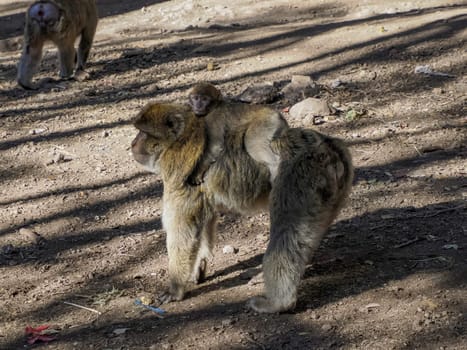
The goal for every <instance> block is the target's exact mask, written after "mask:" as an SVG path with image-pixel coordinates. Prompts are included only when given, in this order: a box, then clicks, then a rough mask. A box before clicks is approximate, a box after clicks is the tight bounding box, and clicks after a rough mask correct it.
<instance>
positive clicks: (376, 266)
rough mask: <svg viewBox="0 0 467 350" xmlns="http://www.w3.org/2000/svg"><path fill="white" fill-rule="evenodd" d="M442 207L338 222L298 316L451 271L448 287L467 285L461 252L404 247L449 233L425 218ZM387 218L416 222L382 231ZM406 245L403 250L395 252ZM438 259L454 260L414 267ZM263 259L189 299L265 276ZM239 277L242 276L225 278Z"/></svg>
mask: <svg viewBox="0 0 467 350" xmlns="http://www.w3.org/2000/svg"><path fill="white" fill-rule="evenodd" d="M444 204H445V205H446V206H453V207H455V206H458V203H454V202H453V203H444ZM438 208H439V204H433V205H429V206H426V207H422V208H418V209H416V210H415V211H414V208H413V207H407V208H397V209H381V210H378V211H375V212H373V213H367V214H364V215H362V216H358V217H354V218H351V219H349V220H344V221H340V222H338V223H336V224H335V225H334V226H333V227H332V228H331V230H330V232H328V235H327V236H325V238H324V240H323V242H322V244H321V246H320V248H319V249H318V250H317V252H316V253H315V254H314V256H313V258H312V259H311V264H310V265H308V266H307V267H306V269H305V273H304V276H303V279H302V281H301V284H300V287H299V291H298V293H299V296H298V301H297V307H296V309H295V310H294V312H301V311H304V310H306V309H310V308H318V307H320V306H322V305H325V304H327V303H330V302H333V301H336V300H341V299H343V298H346V297H348V296H351V295H357V294H360V293H363V292H364V291H367V290H370V289H374V288H377V287H380V286H382V285H384V284H385V283H387V282H389V281H391V280H399V279H403V278H405V277H408V276H410V275H411V274H414V273H417V272H420V271H425V272H426V270H429V271H446V270H448V269H449V273H448V274H447V275H446V278H447V281H446V283H448V284H450V283H459V278H460V279H461V280H462V281H464V282H465V281H467V275H465V274H464V275H462V274H459V273H458V271H457V270H456V269H452V266H453V263H452V262H453V261H455V259H456V257H457V258H458V256H456V255H455V252H453V253H451V252H449V251H446V250H443V251H442V252H441V250H442V248H441V247H440V246H439V244H436V243H435V242H431V241H428V240H425V239H420V241H417V242H415V243H414V244H410V245H408V246H407V247H405V246H404V242H407V241H410V240H411V239H413V238H412V237H410V236H409V237H408V234H407V232H411V233H417V232H423V234H424V235H433V236H436V235H440V234H441V233H442V232H443V227H444V226H443V225H444V224H443V220H441V221H440V218H439V217H437V216H433V217H428V218H426V217H425V216H426V212H427V211H428V212H431V213H432V212H433V211H436V210H437V209H438ZM408 213H409V214H408ZM381 215H387V216H391V217H394V218H403V217H407V215H409V216H410V217H413V218H414V219H413V220H393V221H391V222H390V223H388V224H387V225H383V226H382V225H381ZM443 215H445V216H446V217H449V216H452V215H458V214H456V211H453V212H446V213H445V214H443ZM417 218H418V219H417ZM398 221H399V222H398ZM379 226H381V228H380V229H376V230H375V227H376V228H378V227H379ZM401 242H402V246H401V248H398V249H394V247H398V245H400V243H401ZM437 250H439V251H438V252H437ZM433 255H440V256H441V255H443V256H447V255H451V256H450V257H449V256H448V257H447V260H445V262H444V263H443V260H433V263H430V264H428V265H426V264H425V265H415V264H414V263H413V261H414V257H426V256H433ZM262 258H263V254H257V255H254V256H251V257H249V258H248V259H246V260H243V261H240V262H238V263H236V264H234V265H231V266H228V267H226V268H224V269H220V270H214V271H213V272H212V273H211V274H210V275H208V276H207V278H206V280H205V281H204V282H203V283H201V284H199V285H197V286H194V288H193V289H192V290H191V291H190V292H189V293H188V294H187V298H194V297H197V296H199V295H201V294H204V293H206V292H212V291H216V290H219V289H227V288H233V287H236V286H241V285H245V284H247V283H248V282H249V281H250V280H251V279H252V278H257V277H258V275H259V274H260V273H261V271H262V270H261V268H260V265H261V263H262ZM440 261H441V262H440ZM214 269H215V266H214ZM235 272H240V273H239V274H235V276H232V277H228V278H223V276H229V275H231V274H233V273H235ZM455 281H457V282H455Z"/></svg>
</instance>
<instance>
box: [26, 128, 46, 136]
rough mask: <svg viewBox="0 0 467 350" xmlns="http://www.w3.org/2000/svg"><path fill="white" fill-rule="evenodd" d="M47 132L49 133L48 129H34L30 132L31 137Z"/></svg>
mask: <svg viewBox="0 0 467 350" xmlns="http://www.w3.org/2000/svg"><path fill="white" fill-rule="evenodd" d="M46 131H47V129H44V128H39V129H33V130H30V131H29V135H39V134H42V133H44V132H46Z"/></svg>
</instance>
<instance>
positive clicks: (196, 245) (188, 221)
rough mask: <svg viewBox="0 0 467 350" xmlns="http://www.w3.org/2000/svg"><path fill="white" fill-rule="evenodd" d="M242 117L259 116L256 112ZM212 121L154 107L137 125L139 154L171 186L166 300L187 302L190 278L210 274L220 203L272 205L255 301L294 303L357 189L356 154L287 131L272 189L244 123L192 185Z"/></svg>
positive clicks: (267, 305)
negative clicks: (261, 284)
mask: <svg viewBox="0 0 467 350" xmlns="http://www.w3.org/2000/svg"><path fill="white" fill-rule="evenodd" d="M250 107H253V106H250ZM244 113H246V114H255V113H256V109H255V108H251V109H249V108H246V109H245V110H244ZM247 117H248V116H247ZM272 117H273V118H274V115H272ZM204 121H205V120H204V119H203V118H198V117H196V115H195V114H194V113H193V112H192V111H191V110H190V109H188V106H187V107H185V106H182V105H177V104H162V103H153V104H149V105H147V106H146V107H144V108H143V110H142V111H141V112H140V113H139V115H138V116H137V118H136V120H135V123H134V125H135V127H136V128H137V129H138V130H139V131H140V132H139V134H138V136H137V137H136V139H135V140H134V142H133V144H132V151H133V155H134V157H135V159H136V160H137V161H138V162H140V163H141V164H143V165H144V166H146V168H151V167H152V170H153V171H155V172H157V171H158V170H159V171H160V175H161V177H162V181H163V183H164V194H163V213H162V224H163V227H164V229H165V230H166V231H167V250H168V255H169V280H170V282H169V290H168V292H167V293H166V294H165V295H164V297H163V298H162V300H163V301H164V302H168V301H172V300H181V299H182V298H183V297H184V295H185V292H186V291H187V288H188V285H189V283H190V282H191V281H195V282H196V281H199V280H200V279H201V276H203V275H204V274H205V273H206V259H208V258H209V256H210V255H211V251H212V248H213V245H214V230H215V221H216V214H217V212H218V209H219V208H223V209H226V208H227V209H230V210H232V211H237V212H240V213H247V214H251V212H252V211H253V210H261V209H263V210H265V209H267V208H268V207H269V211H270V216H271V228H270V233H271V235H270V242H269V245H268V248H267V250H266V253H265V255H264V260H263V272H264V281H265V294H264V296H260V297H255V298H252V299H251V300H249V302H248V305H249V306H250V307H251V308H252V309H254V310H256V311H258V312H280V311H286V310H290V309H293V308H294V306H295V303H296V300H297V288H298V286H299V282H300V279H301V277H302V274H303V272H304V269H305V266H306V264H307V263H308V261H309V259H310V258H311V255H312V253H313V251H314V250H315V249H316V248H317V247H318V245H319V243H320V241H321V239H322V236H323V235H324V233H325V231H326V230H327V228H328V227H329V225H330V224H331V222H332V221H333V220H334V218H335V217H336V216H337V214H338V212H339V210H340V208H341V207H342V205H343V203H344V201H345V199H346V197H347V196H348V193H349V191H350V188H351V182H352V177H353V167H352V162H351V157H350V154H349V152H348V150H347V148H346V146H345V145H344V143H343V142H342V141H340V140H338V139H335V138H331V137H329V136H325V135H323V134H320V133H317V132H315V131H313V130H311V129H300V128H299V129H295V128H285V129H283V130H282V131H281V132H280V134H279V135H278V136H277V138H275V139H274V140H273V141H272V142H271V147H272V149H273V150H274V151H275V152H277V153H278V154H279V155H280V157H281V162H280V164H279V167H278V173H277V176H276V178H275V180H274V181H273V182H272V187H271V182H270V172H269V169H268V167H267V166H265V165H264V164H263V163H260V162H257V161H255V160H254V159H253V158H252V157H250V155H249V154H248V153H247V152H246V151H245V147H244V139H245V136H246V133H247V131H248V127H249V126H248V123H246V124H245V125H242V126H241V127H238V128H236V129H235V130H231V131H228V132H227V133H226V135H225V145H224V146H225V147H224V151H223V153H222V155H221V156H220V157H219V158H218V159H217V160H216V162H215V163H213V164H212V165H211V166H210V167H209V169H208V170H207V172H206V174H205V181H204V182H203V183H202V184H200V185H199V186H190V185H189V184H187V181H186V179H187V177H188V176H189V175H190V174H191V172H192V171H193V169H194V168H195V167H196V165H197V163H198V162H199V160H200V159H201V158H202V156H203V153H205V152H206V132H205V125H204ZM207 127H208V128H209V126H207ZM141 153H142V154H141Z"/></svg>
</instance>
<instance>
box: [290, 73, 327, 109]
mask: <svg viewBox="0 0 467 350" xmlns="http://www.w3.org/2000/svg"><path fill="white" fill-rule="evenodd" d="M281 93H282V94H283V95H284V98H285V99H286V100H287V101H288V102H289V103H294V102H296V101H299V100H301V99H304V98H307V97H313V96H316V95H318V94H319V93H320V86H319V85H318V84H317V83H315V82H314V81H313V80H312V79H311V77H310V76H307V75H294V76H292V81H291V82H290V83H289V84H287V85H286V86H285V87H284V88H283V89H282V90H281Z"/></svg>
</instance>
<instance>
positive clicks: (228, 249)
mask: <svg viewBox="0 0 467 350" xmlns="http://www.w3.org/2000/svg"><path fill="white" fill-rule="evenodd" d="M236 252H238V249H235V248H234V247H232V246H231V245H226V246H224V248H222V253H224V254H234V253H236Z"/></svg>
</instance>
